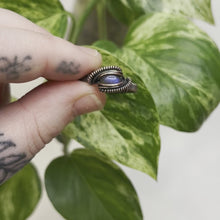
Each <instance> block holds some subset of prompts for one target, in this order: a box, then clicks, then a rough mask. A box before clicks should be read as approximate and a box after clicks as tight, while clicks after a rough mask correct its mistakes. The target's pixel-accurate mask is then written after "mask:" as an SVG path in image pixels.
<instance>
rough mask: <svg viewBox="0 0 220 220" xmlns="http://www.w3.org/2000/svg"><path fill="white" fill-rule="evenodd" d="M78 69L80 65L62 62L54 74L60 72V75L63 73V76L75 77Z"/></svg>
mask: <svg viewBox="0 0 220 220" xmlns="http://www.w3.org/2000/svg"><path fill="white" fill-rule="evenodd" d="M79 67H80V64H75V63H74V62H73V61H71V62H69V63H68V62H66V61H62V62H61V63H60V64H59V65H58V67H57V69H56V72H60V73H64V74H72V75H76V74H78V73H79V72H80V71H79Z"/></svg>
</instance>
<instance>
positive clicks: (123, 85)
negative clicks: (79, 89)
mask: <svg viewBox="0 0 220 220" xmlns="http://www.w3.org/2000/svg"><path fill="white" fill-rule="evenodd" d="M87 82H88V83H89V84H91V85H92V84H97V85H98V88H99V91H100V92H104V93H128V92H129V93H131V92H136V91H137V85H136V84H135V83H133V82H132V81H131V79H130V78H124V76H123V73H122V70H121V68H119V67H117V66H106V67H101V68H99V69H97V70H95V71H93V72H91V73H90V74H89V75H88V76H87Z"/></svg>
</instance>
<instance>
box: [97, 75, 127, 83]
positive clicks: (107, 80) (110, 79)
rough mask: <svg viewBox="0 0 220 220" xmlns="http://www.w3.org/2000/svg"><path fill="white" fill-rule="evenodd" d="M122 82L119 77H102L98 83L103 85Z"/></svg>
mask: <svg viewBox="0 0 220 220" xmlns="http://www.w3.org/2000/svg"><path fill="white" fill-rule="evenodd" d="M122 80H123V78H122V77H120V76H115V75H108V76H104V77H102V79H101V80H100V82H101V83H104V84H117V83H120V82H121V81H122Z"/></svg>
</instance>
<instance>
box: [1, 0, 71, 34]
mask: <svg viewBox="0 0 220 220" xmlns="http://www.w3.org/2000/svg"><path fill="white" fill-rule="evenodd" d="M0 8H6V9H9V10H12V11H14V12H17V13H18V14H20V15H22V16H24V17H26V18H27V19H29V20H31V21H33V22H34V23H36V24H38V25H40V26H41V27H43V28H45V29H47V30H48V31H50V32H51V33H52V34H54V35H56V36H59V37H63V36H64V34H65V32H66V28H67V17H68V15H67V13H66V12H65V10H64V9H63V6H62V5H61V3H60V1H59V0H35V1H30V0H19V1H14V0H1V1H0Z"/></svg>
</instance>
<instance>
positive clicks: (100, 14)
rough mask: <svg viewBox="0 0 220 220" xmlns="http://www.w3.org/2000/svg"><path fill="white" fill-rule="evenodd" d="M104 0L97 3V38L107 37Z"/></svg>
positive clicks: (104, 38)
mask: <svg viewBox="0 0 220 220" xmlns="http://www.w3.org/2000/svg"><path fill="white" fill-rule="evenodd" d="M105 4H106V3H105V1H104V0H102V2H101V3H100V4H98V5H97V19H98V30H99V40H106V39H107V28H106V24H107V22H106V8H105Z"/></svg>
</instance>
